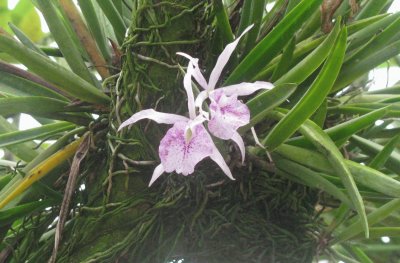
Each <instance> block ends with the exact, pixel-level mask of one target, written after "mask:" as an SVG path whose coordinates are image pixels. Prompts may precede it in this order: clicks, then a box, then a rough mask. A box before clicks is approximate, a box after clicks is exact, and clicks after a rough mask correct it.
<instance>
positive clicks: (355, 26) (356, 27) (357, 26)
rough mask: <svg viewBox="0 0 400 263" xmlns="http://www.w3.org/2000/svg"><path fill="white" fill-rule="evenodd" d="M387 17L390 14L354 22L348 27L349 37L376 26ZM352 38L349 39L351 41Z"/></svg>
mask: <svg viewBox="0 0 400 263" xmlns="http://www.w3.org/2000/svg"><path fill="white" fill-rule="evenodd" d="M387 16H389V14H381V15H376V16H372V17H368V18H365V19H361V20H356V21H353V22H352V23H350V24H348V25H347V33H348V34H349V35H352V34H353V33H356V32H358V31H360V30H361V29H363V28H365V27H367V26H370V25H372V24H375V23H376V22H378V21H380V20H381V19H383V18H385V17H387ZM351 38H352V37H349V39H351Z"/></svg>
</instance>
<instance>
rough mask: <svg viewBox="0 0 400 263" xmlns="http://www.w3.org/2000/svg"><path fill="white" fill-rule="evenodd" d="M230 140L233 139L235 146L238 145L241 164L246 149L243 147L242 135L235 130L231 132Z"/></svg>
mask: <svg viewBox="0 0 400 263" xmlns="http://www.w3.org/2000/svg"><path fill="white" fill-rule="evenodd" d="M231 140H232V141H234V142H235V143H236V144H237V146H238V147H239V150H240V154H241V155H242V164H243V163H244V157H245V154H246V150H245V148H244V142H243V139H242V136H240V134H239V133H238V132H235V133H234V134H233V136H232V138H231Z"/></svg>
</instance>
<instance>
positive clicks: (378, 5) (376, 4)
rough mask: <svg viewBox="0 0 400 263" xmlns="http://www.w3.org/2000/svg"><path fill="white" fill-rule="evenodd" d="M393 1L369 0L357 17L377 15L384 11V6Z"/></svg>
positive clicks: (357, 18)
mask: <svg viewBox="0 0 400 263" xmlns="http://www.w3.org/2000/svg"><path fill="white" fill-rule="evenodd" d="M391 2H393V0H380V1H367V3H366V5H365V6H364V7H363V8H362V9H361V11H360V12H359V13H358V14H357V16H356V18H355V19H356V20H360V19H363V18H367V17H371V16H375V15H377V14H379V13H381V11H383V10H384V8H385V7H386V6H387V5H388V4H390V3H391Z"/></svg>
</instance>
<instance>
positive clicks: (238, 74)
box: [225, 0, 322, 84]
mask: <svg viewBox="0 0 400 263" xmlns="http://www.w3.org/2000/svg"><path fill="white" fill-rule="evenodd" d="M321 2H322V0H308V1H302V2H301V3H300V4H298V5H297V6H296V7H295V8H294V9H293V10H292V11H291V12H290V13H289V14H288V15H287V16H285V18H284V19H283V20H282V21H281V22H280V23H279V24H278V25H277V26H276V27H275V28H274V29H273V30H272V31H271V32H270V33H269V34H268V35H267V36H266V37H265V38H264V39H263V40H261V42H260V43H259V44H258V45H257V46H256V47H255V48H254V49H253V50H252V51H251V52H250V53H249V54H248V55H247V56H246V57H245V58H244V59H243V61H242V62H241V63H240V64H239V65H238V66H237V67H236V68H235V70H234V71H233V72H232V74H231V75H230V76H229V78H228V79H227V80H226V83H225V84H232V83H237V82H239V81H242V80H246V79H247V80H248V79H252V77H254V76H255V75H256V74H257V73H258V72H259V70H260V69H261V68H263V67H265V66H266V65H267V64H268V63H269V62H270V61H271V59H272V58H274V57H275V56H276V55H277V54H278V53H279V52H280V51H281V50H282V49H283V46H284V45H285V44H286V38H287V37H288V36H293V34H294V33H295V32H296V30H297V29H299V27H300V26H301V25H302V23H303V22H304V21H305V20H306V19H307V18H308V16H309V15H310V14H311V13H312V12H314V11H315V10H316V9H317V8H318V6H319V5H320V4H321Z"/></svg>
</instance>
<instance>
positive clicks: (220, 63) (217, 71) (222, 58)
mask: <svg viewBox="0 0 400 263" xmlns="http://www.w3.org/2000/svg"><path fill="white" fill-rule="evenodd" d="M252 27H253V25H251V26H249V27H247V28H246V29H245V30H244V31H243V33H242V34H241V35H240V36H239V37H238V38H236V40H235V41H233V42H232V43H230V44H228V45H227V46H226V47H225V49H224V50H223V51H222V53H221V54H220V55H219V57H218V60H217V63H215V66H214V69H213V70H212V72H211V75H210V79H209V80H208V87H207V90H213V89H214V88H215V85H216V84H217V82H218V79H219V77H220V76H221V73H222V70H223V69H224V67H225V65H226V63H228V60H229V58H230V57H231V55H232V53H233V51H234V50H235V48H236V46H237V45H238V43H239V41H240V39H241V38H242V37H243V35H244V34H246V33H247V32H248V31H249V30H250V29H251V28H252Z"/></svg>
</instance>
